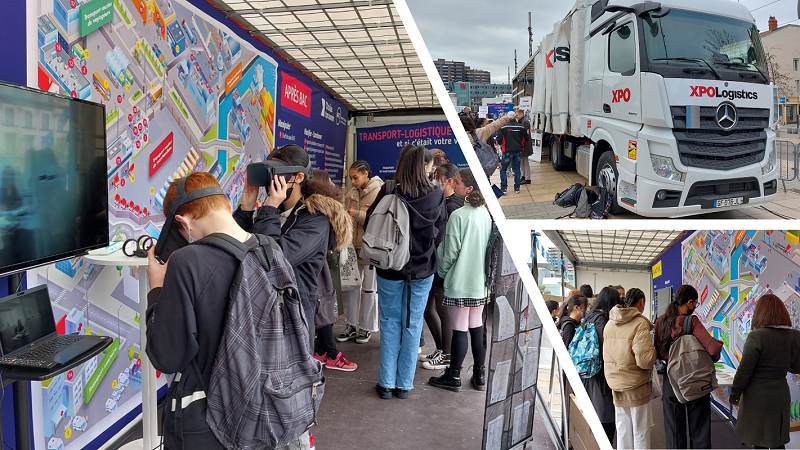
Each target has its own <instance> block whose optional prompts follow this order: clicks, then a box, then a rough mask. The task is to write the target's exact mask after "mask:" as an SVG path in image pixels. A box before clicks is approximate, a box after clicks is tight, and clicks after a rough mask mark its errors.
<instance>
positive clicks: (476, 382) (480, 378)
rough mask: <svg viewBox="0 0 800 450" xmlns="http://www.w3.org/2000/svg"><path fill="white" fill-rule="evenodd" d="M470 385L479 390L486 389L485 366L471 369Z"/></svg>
mask: <svg viewBox="0 0 800 450" xmlns="http://www.w3.org/2000/svg"><path fill="white" fill-rule="evenodd" d="M472 387H474V388H475V389H477V390H479V391H485V390H486V366H480V367H475V368H474V369H472Z"/></svg>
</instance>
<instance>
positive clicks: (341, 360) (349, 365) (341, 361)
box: [325, 352, 358, 372]
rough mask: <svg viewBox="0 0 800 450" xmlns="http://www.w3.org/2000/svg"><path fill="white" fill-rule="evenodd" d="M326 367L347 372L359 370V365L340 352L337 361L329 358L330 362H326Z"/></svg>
mask: <svg viewBox="0 0 800 450" xmlns="http://www.w3.org/2000/svg"><path fill="white" fill-rule="evenodd" d="M325 367H327V368H329V369H334V370H343V371H345V372H352V371H354V370H356V368H358V365H357V364H356V363H354V362H351V361H349V360H348V359H347V358H345V357H344V353H342V352H339V354H338V355H337V356H336V359H331V358H328V360H327V361H325Z"/></svg>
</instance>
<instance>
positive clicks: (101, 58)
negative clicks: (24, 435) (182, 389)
mask: <svg viewBox="0 0 800 450" xmlns="http://www.w3.org/2000/svg"><path fill="white" fill-rule="evenodd" d="M195 3H196V4H198V7H196V6H194V5H193V4H191V3H190V2H187V1H183V0H86V1H84V0H39V1H38V2H28V4H29V7H33V8H36V9H37V11H36V16H37V26H36V27H35V28H34V29H33V30H29V31H30V32H32V33H36V34H37V41H36V42H37V51H38V53H37V54H36V55H30V57H29V60H30V61H32V62H31V63H32V64H36V73H37V78H36V79H35V80H29V84H30V85H32V86H35V87H38V88H40V89H43V90H46V91H51V92H57V93H61V94H63V95H68V96H72V97H75V98H81V99H85V100H90V101H93V102H98V103H103V104H105V106H106V118H105V121H106V130H107V140H106V143H107V147H108V161H107V169H108V170H107V173H106V186H107V188H108V201H109V219H110V224H111V229H110V233H111V238H112V240H115V241H119V240H125V239H128V238H136V237H139V236H140V235H142V234H148V235H151V236H154V237H157V236H158V234H159V232H160V229H161V226H162V224H163V221H164V212H163V209H162V208H163V200H164V195H165V194H166V190H167V187H168V186H169V183H170V182H171V181H172V180H173V179H175V178H179V177H182V176H185V175H188V174H189V173H191V172H193V171H207V172H210V173H212V174H214V175H215V176H216V178H217V180H218V181H219V183H220V185H221V186H222V188H223V189H224V191H225V193H226V195H227V196H228V199H229V200H230V202H231V203H232V204H233V205H237V204H238V203H239V199H240V196H241V193H242V189H243V184H244V175H245V169H246V167H247V164H248V163H250V162H253V161H260V160H263V159H265V158H266V157H267V155H268V154H269V153H270V152H271V151H272V149H274V148H277V147H280V146H282V145H286V144H297V145H299V146H301V147H303V148H304V149H305V150H306V151H307V152H308V154H309V155H310V157H311V160H312V163H313V165H314V167H315V168H320V169H324V170H327V171H328V172H329V173H330V175H331V178H332V179H333V180H334V181H335V182H337V183H338V182H340V181H341V180H342V175H343V166H344V152H345V139H346V132H347V121H348V110H347V108H346V106H345V105H344V104H343V103H341V102H339V101H338V100H336V99H334V98H333V96H331V95H330V94H329V93H327V92H326V91H324V90H323V89H322V88H321V87H320V86H319V85H317V84H316V83H314V82H313V81H312V80H311V79H309V78H308V77H306V76H305V75H304V74H302V73H301V72H300V71H298V70H297V69H295V68H294V67H292V66H291V65H289V64H288V63H287V62H286V61H284V60H283V59H281V58H280V56H278V55H277V54H276V53H274V52H272V51H271V50H266V51H257V50H256V48H255V47H254V46H253V45H251V43H249V42H245V41H244V40H243V39H242V38H240V37H239V36H238V35H236V34H235V33H234V32H233V31H232V30H231V29H229V28H227V27H225V26H223V25H221V24H220V22H218V21H217V20H215V19H213V18H212V17H211V16H210V15H209V14H210V13H206V12H203V11H202V10H201V9H199V8H200V7H203V8H205V10H206V11H208V8H209V6H208V4H206V2H205V1H202V2H201V1H198V2H195ZM199 4H202V6H200V5H199ZM217 17H218V18H219V15H218V16H217ZM221 20H222V19H221ZM33 61H35V62H33ZM34 145H37V143H36V142H34ZM27 276H28V285H29V286H35V285H38V284H43V283H47V284H48V286H49V290H50V296H51V299H52V301H53V311H54V314H55V316H56V321H57V322H58V327H59V330H60V331H61V332H66V333H72V332H81V333H87V334H88V333H92V334H104V335H107V336H113V337H114V338H115V341H114V344H113V345H112V346H111V347H110V348H109V349H108V350H106V351H105V352H104V353H103V354H101V355H99V356H98V357H97V358H95V359H94V360H92V361H90V362H88V363H86V364H84V365H82V366H81V367H77V368H75V369H74V370H71V371H69V372H67V373H65V374H62V375H59V376H57V377H55V378H53V379H51V380H48V381H47V382H44V383H41V384H38V383H34V384H33V387H32V389H33V391H34V398H38V399H40V400H38V401H37V400H34V404H33V408H34V415H35V416H34V417H35V418H36V417H40V418H41V421H38V422H37V421H36V420H35V421H34V423H37V425H36V426H37V427H38V428H37V429H36V430H35V438H36V439H35V448H37V449H45V448H47V449H60V448H71V449H72V448H74V449H80V448H96V447H98V446H99V445H100V444H102V442H104V441H105V440H107V439H108V438H109V437H110V436H109V435H108V432H107V431H108V430H109V429H110V427H111V428H113V427H116V428H117V429H119V428H121V427H122V425H124V423H125V422H127V421H129V420H130V419H131V418H132V417H130V416H129V417H126V414H128V413H130V412H131V411H133V410H134V409H135V408H136V407H138V406H139V405H140V404H141V392H140V390H141V373H140V371H139V364H140V361H139V356H140V353H141V351H142V349H141V348H140V331H139V324H140V322H141V320H142V318H141V317H139V315H138V314H137V311H138V310H139V304H138V299H139V294H138V277H139V273H138V272H137V271H136V270H133V269H131V268H128V267H113V266H110V267H99V266H93V265H92V264H87V263H85V261H84V260H83V259H82V258H77V259H73V260H69V261H63V262H60V263H58V264H55V265H52V266H48V267H45V268H41V269H37V270H33V271H30V272H28V275H27ZM165 378H166V377H164V376H161V377H159V385H160V386H162V392H163V386H164V384H165V381H164V379H165ZM123 418H124V420H123Z"/></svg>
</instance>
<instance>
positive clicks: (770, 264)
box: [681, 230, 800, 430]
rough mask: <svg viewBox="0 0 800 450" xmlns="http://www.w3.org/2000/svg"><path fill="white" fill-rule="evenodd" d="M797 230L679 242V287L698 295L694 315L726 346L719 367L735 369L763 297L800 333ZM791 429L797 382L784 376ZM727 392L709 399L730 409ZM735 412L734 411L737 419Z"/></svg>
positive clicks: (708, 235)
mask: <svg viewBox="0 0 800 450" xmlns="http://www.w3.org/2000/svg"><path fill="white" fill-rule="evenodd" d="M799 246H800V231H777V230H774V231H773V230H770V231H696V232H694V233H692V234H691V235H689V236H688V237H687V238H686V239H685V240H684V241H683V243H682V247H681V252H682V258H681V260H682V272H683V276H682V278H683V283H685V284H691V285H692V286H694V287H695V288H696V289H697V292H698V293H699V295H700V299H699V300H700V304H699V306H698V307H697V308H696V310H695V314H696V315H698V316H699V317H700V320H701V321H702V322H703V324H704V325H705V326H706V328H707V329H708V331H709V332H710V333H711V334H712V335H713V336H714V337H715V338H717V339H720V340H722V341H723V342H724V343H725V345H724V347H723V350H722V358H721V359H720V361H719V362H720V363H724V364H726V365H727V366H730V367H732V368H736V367H738V366H739V361H740V360H741V357H742V350H743V348H744V343H745V340H746V339H747V335H748V334H749V332H750V324H751V322H752V318H753V310H754V309H755V306H756V302H757V300H758V299H759V297H761V296H762V295H764V294H775V295H777V296H778V297H780V299H781V300H783V302H784V304H785V305H786V308H787V309H788V310H789V313H790V315H791V317H792V326H793V327H794V328H795V329H800V248H798V247H799ZM787 378H788V380H789V386H790V388H791V396H792V402H791V405H792V406H791V414H790V419H791V424H792V428H793V430H794V429H795V428H800V377H796V376H794V375H792V374H787ZM728 395H729V389H727V388H719V389H717V390H716V391H715V392H714V393H713V397H712V398H713V399H714V400H715V401H716V402H717V403H718V404H720V405H722V406H723V407H724V408H726V409H729V408H730V402H729V401H728ZM737 414H738V411H737V409H736V408H734V410H733V416H734V417H736V416H737Z"/></svg>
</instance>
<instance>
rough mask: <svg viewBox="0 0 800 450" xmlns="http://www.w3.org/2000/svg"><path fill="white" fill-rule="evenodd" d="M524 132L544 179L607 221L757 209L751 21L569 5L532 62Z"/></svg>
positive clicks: (583, 1)
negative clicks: (615, 215)
mask: <svg viewBox="0 0 800 450" xmlns="http://www.w3.org/2000/svg"><path fill="white" fill-rule="evenodd" d="M532 60H533V64H534V88H533V104H532V110H531V115H532V120H531V123H532V124H533V128H534V129H536V130H538V131H540V132H542V133H543V142H544V146H548V144H549V147H550V161H551V164H552V166H553V168H554V169H555V170H568V169H572V168H575V169H576V170H577V171H578V173H580V174H581V175H582V176H585V177H586V178H587V182H588V183H589V184H591V185H598V186H600V187H603V188H606V189H608V190H609V191H610V192H611V193H613V194H614V196H615V198H616V200H615V201H614V204H613V205H612V212H619V211H621V210H622V209H627V210H629V211H632V212H634V213H637V214H639V215H642V216H649V217H677V216H688V215H692V214H698V213H703V212H709V211H712V210H720V209H734V208H742V207H748V206H754V205H762V204H764V203H767V202H768V201H770V200H771V199H772V198H773V197H774V196H775V194H776V192H777V189H778V171H777V152H776V144H775V133H774V132H773V131H772V129H771V126H773V125H774V124H775V123H776V122H777V120H778V112H777V111H778V91H777V87H775V86H774V85H773V84H771V83H770V80H769V75H768V69H767V63H766V59H765V55H764V49H763V48H762V46H761V41H760V38H759V34H758V29H757V28H756V26H755V20H754V19H753V17H752V15H751V14H750V12H749V11H748V10H747V8H746V7H744V6H743V5H741V4H739V3H736V2H734V1H729V0H702V1H698V0H665V1H662V2H652V1H641V0H578V1H577V3H576V4H575V6H574V7H573V8H572V9H571V10H570V12H569V14H567V16H566V17H565V18H564V19H563V20H562V21H561V22H557V23H556V24H555V28H554V30H553V32H552V33H550V34H548V35H547V36H546V37H545V38H544V39H543V40H542V43H541V44H540V46H539V48H538V50H537V51H536V53H535V54H534V56H533V58H532Z"/></svg>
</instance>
